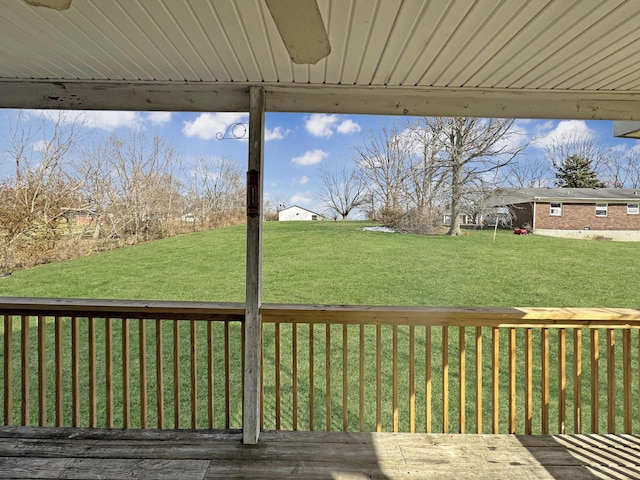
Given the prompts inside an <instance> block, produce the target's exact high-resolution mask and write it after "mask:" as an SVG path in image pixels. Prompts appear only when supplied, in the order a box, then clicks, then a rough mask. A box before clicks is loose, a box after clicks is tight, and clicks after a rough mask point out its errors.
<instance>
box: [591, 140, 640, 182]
mask: <svg viewBox="0 0 640 480" xmlns="http://www.w3.org/2000/svg"><path fill="white" fill-rule="evenodd" d="M600 178H602V179H603V180H604V181H605V182H606V183H607V184H608V185H610V186H611V187H613V188H640V148H638V147H634V148H631V149H628V150H627V149H621V148H615V147H614V148H612V149H610V150H608V151H607V152H606V155H605V158H604V161H603V167H602V173H601V177H600Z"/></svg>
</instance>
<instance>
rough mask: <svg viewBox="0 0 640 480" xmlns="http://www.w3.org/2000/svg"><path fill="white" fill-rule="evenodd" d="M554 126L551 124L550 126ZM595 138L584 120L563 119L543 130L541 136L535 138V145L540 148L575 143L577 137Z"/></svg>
mask: <svg viewBox="0 0 640 480" xmlns="http://www.w3.org/2000/svg"><path fill="white" fill-rule="evenodd" d="M552 126H553V125H549V127H552ZM593 138H594V133H593V131H592V130H591V129H590V128H589V127H588V126H587V123H586V122H585V121H584V120H562V121H561V122H559V123H558V125H556V126H555V128H553V129H552V130H550V131H543V132H541V134H540V136H539V137H538V138H537V139H535V140H534V142H533V145H534V146H536V147H538V148H546V147H551V146H554V145H564V144H567V143H573V142H575V141H576V139H579V140H591V139H593Z"/></svg>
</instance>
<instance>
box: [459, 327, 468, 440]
mask: <svg viewBox="0 0 640 480" xmlns="http://www.w3.org/2000/svg"><path fill="white" fill-rule="evenodd" d="M466 349H467V346H466V333H465V328H464V327H459V328H458V356H459V379H458V415H459V417H458V418H459V424H458V427H459V428H458V430H459V431H460V433H464V432H465V429H466V425H465V424H466V404H467V395H466V393H467V385H466V383H467V379H466V368H467V352H466Z"/></svg>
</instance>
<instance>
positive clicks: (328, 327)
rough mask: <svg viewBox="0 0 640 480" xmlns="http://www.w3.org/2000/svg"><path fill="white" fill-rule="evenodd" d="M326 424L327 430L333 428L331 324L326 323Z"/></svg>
mask: <svg viewBox="0 0 640 480" xmlns="http://www.w3.org/2000/svg"><path fill="white" fill-rule="evenodd" d="M324 328H325V346H324V358H325V395H324V399H325V424H326V429H327V431H330V430H331V324H329V323H327V324H326V325H325V327H324Z"/></svg>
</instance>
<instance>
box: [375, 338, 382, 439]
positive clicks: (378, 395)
mask: <svg viewBox="0 0 640 480" xmlns="http://www.w3.org/2000/svg"><path fill="white" fill-rule="evenodd" d="M381 431H382V326H380V325H376V432H381Z"/></svg>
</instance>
